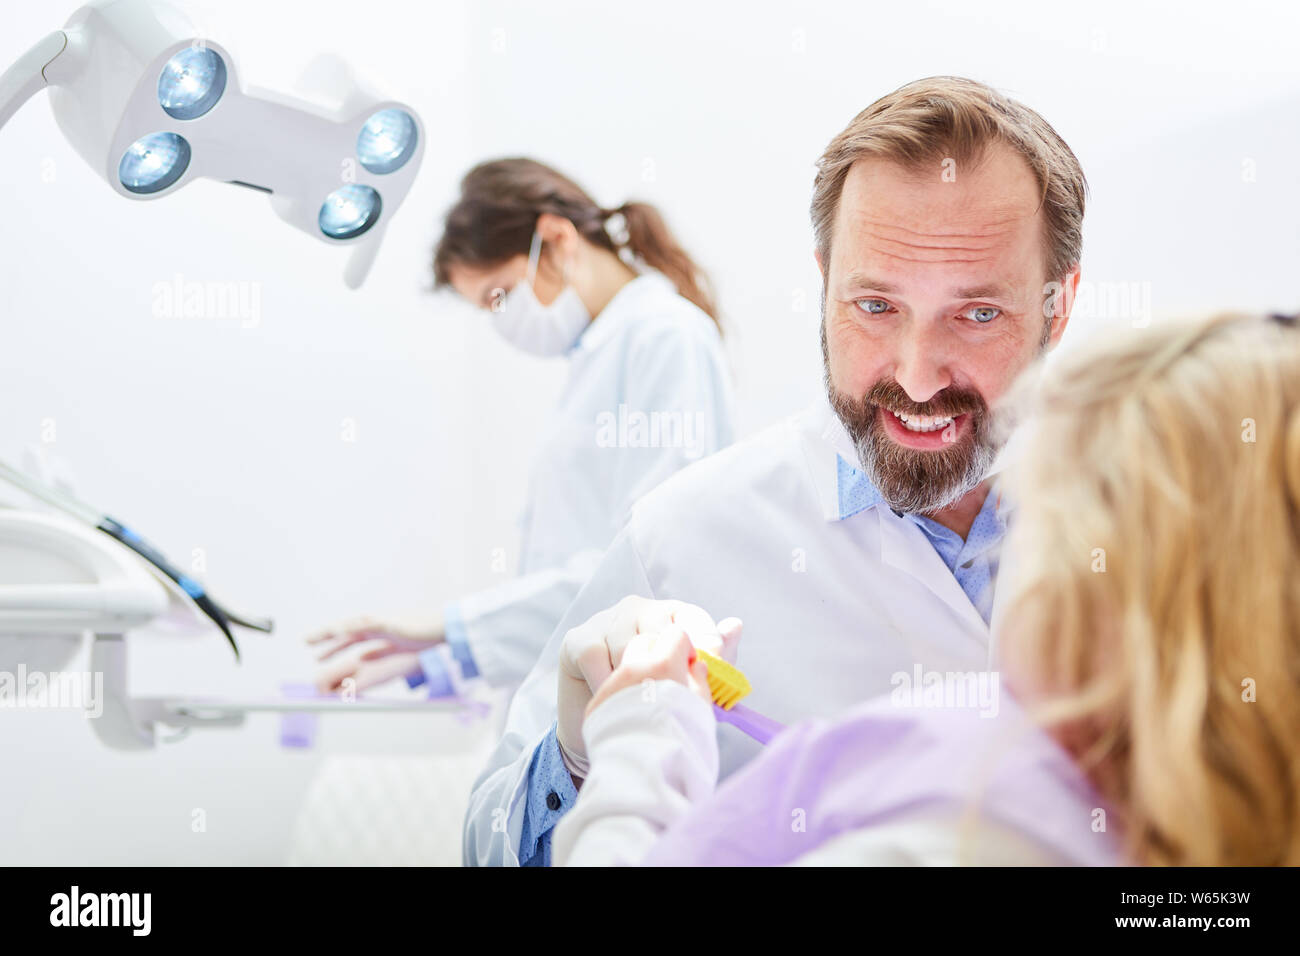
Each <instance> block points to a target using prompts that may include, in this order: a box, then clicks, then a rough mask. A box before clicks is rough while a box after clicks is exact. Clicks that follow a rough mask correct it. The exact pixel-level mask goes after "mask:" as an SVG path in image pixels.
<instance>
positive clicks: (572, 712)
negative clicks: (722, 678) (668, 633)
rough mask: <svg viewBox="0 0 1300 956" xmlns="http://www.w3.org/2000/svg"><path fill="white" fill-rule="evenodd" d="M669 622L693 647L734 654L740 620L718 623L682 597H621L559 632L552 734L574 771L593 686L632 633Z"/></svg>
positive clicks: (582, 752) (581, 763) (582, 767)
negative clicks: (610, 605) (578, 623)
mask: <svg viewBox="0 0 1300 956" xmlns="http://www.w3.org/2000/svg"><path fill="white" fill-rule="evenodd" d="M674 625H675V626H676V627H677V628H678V629H680V630H682V631H684V632H685V633H686V636H687V637H688V638H689V639H690V641H691V643H692V644H693V645H694V646H695V647H699V648H702V649H703V650H706V651H709V652H710V653H712V654H716V655H718V656H720V657H722V658H724V659H726V660H730V661H734V660H735V654H736V644H737V642H738V641H739V639H740V621H738V620H736V619H735V618H729V619H727V620H726V621H723V626H719V625H718V624H715V623H714V621H713V618H712V617H710V616H709V614H708V612H707V611H705V610H704V609H703V608H700V607H697V606H696V605H694V604H687V603H685V602H684V601H654V600H650V599H648V598H641V597H626V598H624V599H623V600H622V601H619V602H618V604H616V605H614V606H613V607H612V608H608V609H606V610H604V611H601V612H600V613H599V614H596V615H594V616H593V617H591V618H590V619H589V620H587V621H586V622H584V623H583V624H580V625H578V626H577V627H575V628H573V629H572V630H571V631H569V632H568V633H567V634H565V635H564V641H563V642H562V643H561V645H560V655H559V679H558V686H557V688H556V724H557V726H556V738H557V740H558V742H559V745H560V752H561V753H562V754H563V756H564V758H565V762H566V764H568V766H569V769H570V771H571V772H573V773H574V774H575V775H576V776H578V777H582V776H585V775H586V770H587V754H586V748H585V746H584V744H583V742H582V721H583V718H584V717H585V715H586V712H587V707H588V705H589V704H590V703H591V701H592V699H593V697H594V696H595V694H596V692H597V691H598V690H600V688H601V686H602V685H603V684H604V683H605V682H606V681H607V680H608V679H609V678H610V677H611V676H612V675H613V673H614V670H615V668H617V667H618V666H619V664H620V663H621V662H622V659H623V654H624V651H625V650H626V648H627V646H628V644H629V643H631V641H632V640H633V638H635V637H636V636H637V635H638V634H659V633H661V632H663V631H665V630H667V629H668V628H670V627H672V626H674Z"/></svg>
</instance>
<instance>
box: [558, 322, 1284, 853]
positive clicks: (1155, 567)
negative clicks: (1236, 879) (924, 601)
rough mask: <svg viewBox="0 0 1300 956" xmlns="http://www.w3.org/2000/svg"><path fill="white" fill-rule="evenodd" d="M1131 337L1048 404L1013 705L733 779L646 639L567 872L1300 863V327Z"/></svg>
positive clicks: (941, 717)
mask: <svg viewBox="0 0 1300 956" xmlns="http://www.w3.org/2000/svg"><path fill="white" fill-rule="evenodd" d="M1108 341H1109V342H1110V343H1111V344H1109V345H1103V346H1100V347H1097V346H1094V347H1093V348H1091V349H1086V350H1081V351H1080V352H1078V353H1076V354H1074V355H1072V356H1070V357H1068V358H1065V359H1064V360H1063V361H1062V362H1060V363H1059V364H1058V365H1057V366H1055V367H1054V368H1052V369H1050V370H1049V371H1048V372H1046V373H1045V375H1044V377H1043V379H1042V381H1041V383H1039V384H1038V386H1037V389H1036V392H1035V394H1034V395H1033V396H1032V397H1031V400H1030V401H1029V402H1028V403H1027V410H1028V412H1029V415H1028V419H1027V421H1026V422H1025V423H1024V427H1023V430H1022V432H1021V434H1020V435H1019V436H1018V439H1017V441H1018V445H1017V447H1018V448H1019V449H1020V454H1019V458H1018V460H1016V461H1014V462H1013V464H1012V466H1011V469H1010V473H1009V474H1008V475H1007V476H1006V477H1007V482H1008V484H1007V486H1006V487H1007V489H1008V493H1010V494H1013V495H1014V496H1015V497H1016V499H1017V501H1018V505H1019V511H1018V514H1017V518H1016V523H1015V524H1014V526H1013V528H1012V530H1011V535H1010V538H1009V543H1008V554H1007V556H1006V559H1005V560H1004V562H1003V564H1004V567H1003V571H1002V575H1001V579H1000V580H999V582H998V587H999V588H1005V589H1009V590H1008V591H1007V593H1006V594H1005V595H1004V604H1003V608H1004V610H1003V611H1002V613H1001V614H1000V616H999V618H997V619H996V620H995V621H994V634H995V645H994V659H995V660H996V662H997V667H998V670H999V676H1000V677H1001V678H1002V683H1001V686H1002V688H1003V690H1004V692H1003V693H1002V694H1000V698H999V700H998V706H997V709H996V710H997V712H996V716H992V715H991V714H990V710H989V708H987V707H984V708H977V707H974V706H970V707H965V708H962V707H951V706H950V707H947V708H943V707H926V706H915V704H916V701H915V700H905V699H901V698H900V699H895V697H890V698H881V699H879V700H874V701H869V702H867V703H864V704H863V705H861V706H859V707H858V708H856V709H854V710H853V711H851V712H849V713H846V714H845V715H844V716H843V717H842V718H840V719H838V720H835V721H829V722H828V721H811V722H807V723H803V724H799V725H797V726H795V727H792V728H790V729H788V730H787V731H785V732H784V733H783V734H781V735H780V736H779V737H777V738H776V739H775V740H774V741H773V742H772V743H771V744H770V745H769V746H768V748H767V750H766V752H765V753H764V754H763V756H762V757H761V758H760V759H758V760H755V761H754V762H753V763H751V764H750V765H749V766H748V767H746V768H745V769H744V770H742V771H740V772H738V773H736V774H735V775H734V776H732V777H730V778H729V779H728V780H727V781H726V782H725V783H724V784H723V785H722V786H721V787H717V788H716V791H715V787H716V782H717V770H718V752H717V744H716V733H717V729H716V726H715V720H714V717H713V713H712V709H711V707H710V705H709V703H708V699H709V695H708V690H707V686H706V682H705V673H706V672H705V669H704V666H703V664H702V663H701V662H699V661H698V660H695V655H694V654H693V647H692V644H691V641H690V639H689V638H688V637H687V635H686V634H685V633H684V632H683V631H682V630H681V629H680V628H673V627H670V628H667V629H664V630H662V631H660V632H658V633H650V634H643V635H640V636H639V637H637V638H636V639H635V640H634V641H633V643H632V644H630V645H629V646H628V648H627V650H626V652H625V655H624V657H623V659H622V663H621V664H620V666H619V667H618V668H617V669H616V670H615V671H614V673H613V674H612V675H611V677H610V678H609V679H608V680H607V681H606V682H605V683H604V684H603V685H602V686H601V687H600V689H599V690H598V692H597V694H596V696H595V698H594V699H593V700H592V702H591V706H590V708H589V711H588V717H587V719H586V722H585V724H584V729H583V733H584V736H585V738H586V743H587V753H588V757H589V760H590V762H591V767H590V772H589V775H588V776H587V778H586V780H585V782H584V784H583V787H582V791H581V795H580V797H579V799H578V801H577V805H576V806H575V807H574V809H573V811H572V812H571V813H570V814H568V816H566V817H565V818H564V820H563V821H562V822H561V823H560V825H559V827H558V829H557V832H556V837H555V855H556V856H555V858H556V861H557V862H558V863H566V864H568V865H603V864H611V863H647V864H654V865H660V864H662V865H678V864H702V865H733V864H781V863H799V864H910V863H920V864H956V863H972V864H1017V865H1020V864H1115V863H1137V864H1174V865H1267V864H1286V865H1296V864H1300V735H1298V734H1297V732H1296V731H1297V729H1300V327H1297V319H1296V317H1294V316H1291V317H1287V316H1272V317H1268V318H1263V317H1257V316H1221V317H1218V318H1216V319H1213V320H1211V321H1209V322H1199V323H1195V324H1189V325H1181V324H1180V325H1174V326H1170V325H1163V326H1160V327H1157V328H1152V329H1148V330H1143V331H1125V332H1123V333H1117V338H1116V337H1111V338H1110V339H1109V340H1108ZM740 663H741V664H742V666H743V663H744V660H743V656H742V658H741V661H740ZM895 696H897V695H895ZM1013 696H1014V699H1012V698H1013ZM728 732H731V731H730V729H728Z"/></svg>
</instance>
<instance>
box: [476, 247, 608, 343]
mask: <svg viewBox="0 0 1300 956" xmlns="http://www.w3.org/2000/svg"><path fill="white" fill-rule="evenodd" d="M541 251H542V236H541V233H537V232H534V233H533V244H532V248H531V249H530V250H529V252H528V272H527V274H526V275H525V276H524V278H523V279H521V280H520V281H519V282H517V283H515V287H514V288H513V289H511V290H510V291H509V292H508V293H506V295H505V296H504V297H502V298H500V299H498V300H497V301H496V302H495V303H494V304H493V306H492V326H493V327H494V328H495V329H496V330H497V332H498V333H499V334H500V335H501V337H502V338H504V339H505V340H506V341H507V342H509V343H510V344H511V345H513V346H515V347H516V348H519V349H522V350H523V351H525V352H529V353H531V354H533V355H540V356H543V357H547V356H553V355H563V354H564V353H565V352H567V351H569V349H571V348H573V345H574V343H575V342H577V341H578V336H580V335H581V334H582V330H583V329H585V328H586V327H587V326H588V325H589V324H590V322H591V313H589V312H588V311H587V307H586V306H585V305H583V304H582V299H580V298H579V297H578V293H577V291H575V290H574V288H573V286H571V285H569V279H568V268H567V267H566V268H565V276H564V288H563V289H562V290H561V291H560V294H559V295H558V296H556V297H555V301H554V302H552V303H551V304H550V305H542V303H540V302H539V301H537V295H536V293H534V292H533V280H534V279H535V278H536V277H537V261H538V257H539V256H540V255H541Z"/></svg>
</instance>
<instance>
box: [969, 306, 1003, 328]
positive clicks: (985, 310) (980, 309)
mask: <svg viewBox="0 0 1300 956" xmlns="http://www.w3.org/2000/svg"><path fill="white" fill-rule="evenodd" d="M963 314H964V315H966V316H967V317H968V318H969V319H970V320H971V321H972V322H978V323H979V324H980V325H983V324H984V323H986V322H992V321H993V320H994V319H996V318H997V317H998V316H999V315H1001V314H1002V310H1001V309H995V308H993V306H991V305H976V306H972V307H971V308H969V309H967V310H966V311H965V312H964V313H963Z"/></svg>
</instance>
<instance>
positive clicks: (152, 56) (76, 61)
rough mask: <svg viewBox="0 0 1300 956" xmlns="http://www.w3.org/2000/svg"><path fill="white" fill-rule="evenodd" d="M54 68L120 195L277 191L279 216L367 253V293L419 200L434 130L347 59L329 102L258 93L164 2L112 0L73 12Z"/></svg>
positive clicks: (66, 122)
mask: <svg viewBox="0 0 1300 956" xmlns="http://www.w3.org/2000/svg"><path fill="white" fill-rule="evenodd" d="M62 32H63V34H64V35H65V36H66V46H65V48H64V49H63V50H62V52H60V53H59V54H58V55H56V56H55V57H54V58H53V59H52V60H51V61H50V62H49V63H48V64H47V65H45V66H44V69H43V71H42V73H43V76H44V80H45V82H46V83H47V84H48V85H49V87H50V103H51V105H52V107H53V109H54V116H55V119H56V121H57V122H58V124H59V128H60V129H61V130H62V131H63V133H64V135H65V136H67V138H68V141H69V142H70V143H71V144H72V146H73V148H74V149H76V151H77V152H78V153H80V154H81V156H82V157H83V158H84V159H85V160H86V161H87V162H88V163H89V164H90V165H91V167H93V168H94V169H95V170H96V171H97V172H98V173H99V174H100V175H101V176H103V177H104V179H105V180H106V181H107V182H108V184H109V185H110V186H111V187H112V188H113V189H114V190H116V192H117V193H118V194H119V195H120V196H123V197H124V198H127V199H131V200H150V199H158V198H160V197H162V196H166V195H168V194H170V193H172V192H174V191H176V190H178V189H181V188H183V187H184V186H185V185H186V184H187V183H189V182H190V181H192V180H193V179H195V178H198V177H200V176H202V177H207V178H209V179H216V180H219V181H222V182H227V183H233V184H236V185H240V186H245V187H250V188H253V189H257V190H260V191H262V192H266V193H268V194H269V195H270V197H271V205H272V208H273V209H274V210H275V212H276V214H277V215H278V216H280V218H281V219H283V220H285V221H286V222H288V223H289V224H290V225H292V226H294V227H295V228H297V229H300V230H302V231H303V232H306V233H309V234H310V235H313V236H315V237H316V238H317V239H319V240H320V241H322V242H326V243H330V244H332V245H349V246H354V247H356V248H355V252H354V255H353V259H352V263H351V264H350V266H349V270H348V273H347V279H348V284H349V285H351V286H353V287H355V286H357V285H359V284H360V282H361V281H362V280H363V279H364V276H365V273H366V271H367V270H368V268H369V264H370V262H371V261H373V258H374V255H375V252H376V251H377V246H378V244H379V242H380V240H381V238H382V235H383V232H384V229H385V228H386V226H387V223H388V220H389V219H390V218H391V217H392V215H393V213H394V212H396V210H397V208H398V207H399V206H400V205H401V203H402V201H403V199H405V197H406V194H407V193H408V192H409V191H410V188H411V184H412V182H413V181H414V179H415V174H416V172H417V171H418V169H419V167H420V162H421V160H422V158H423V153H424V130H423V127H422V125H421V123H420V119H419V117H418V116H417V115H416V113H415V111H414V110H412V109H411V108H410V107H409V106H406V105H405V104H402V103H398V102H395V101H392V100H387V99H383V98H380V97H378V96H375V95H374V94H372V93H371V92H369V91H368V90H366V89H365V88H364V87H363V86H362V85H361V84H360V83H358V82H357V81H356V79H355V78H354V77H353V76H352V74H351V72H350V71H349V70H348V69H347V67H346V66H345V65H344V64H343V63H342V62H341V61H338V60H334V59H330V58H326V59H322V60H321V61H320V62H318V63H317V64H316V65H315V66H314V69H313V73H312V78H313V80H314V81H315V90H313V92H319V93H322V94H328V98H327V99H326V98H325V97H324V96H323V97H322V99H321V100H320V101H314V100H306V99H299V98H296V97H289V96H282V95H278V94H274V93H270V92H267V91H260V90H245V89H244V88H243V86H242V85H241V83H240V80H239V72H238V68H237V66H236V64H235V61H234V58H233V57H232V56H231V54H230V52H229V51H228V50H227V49H226V48H225V47H223V46H221V45H220V44H218V43H215V42H213V41H211V40H208V39H206V38H204V37H201V36H198V35H197V34H196V32H195V30H194V27H193V25H192V24H191V23H190V22H189V20H188V19H187V18H186V17H185V16H184V14H182V13H181V12H180V11H179V10H178V9H177V8H175V7H173V6H172V5H170V4H168V3H163V2H157V0H99V2H93V3H90V4H88V5H87V6H84V7H82V8H81V9H80V10H78V11H77V12H76V13H74V14H73V15H72V17H71V19H69V21H68V23H67V24H66V26H65V27H64V29H63V31H62Z"/></svg>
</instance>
